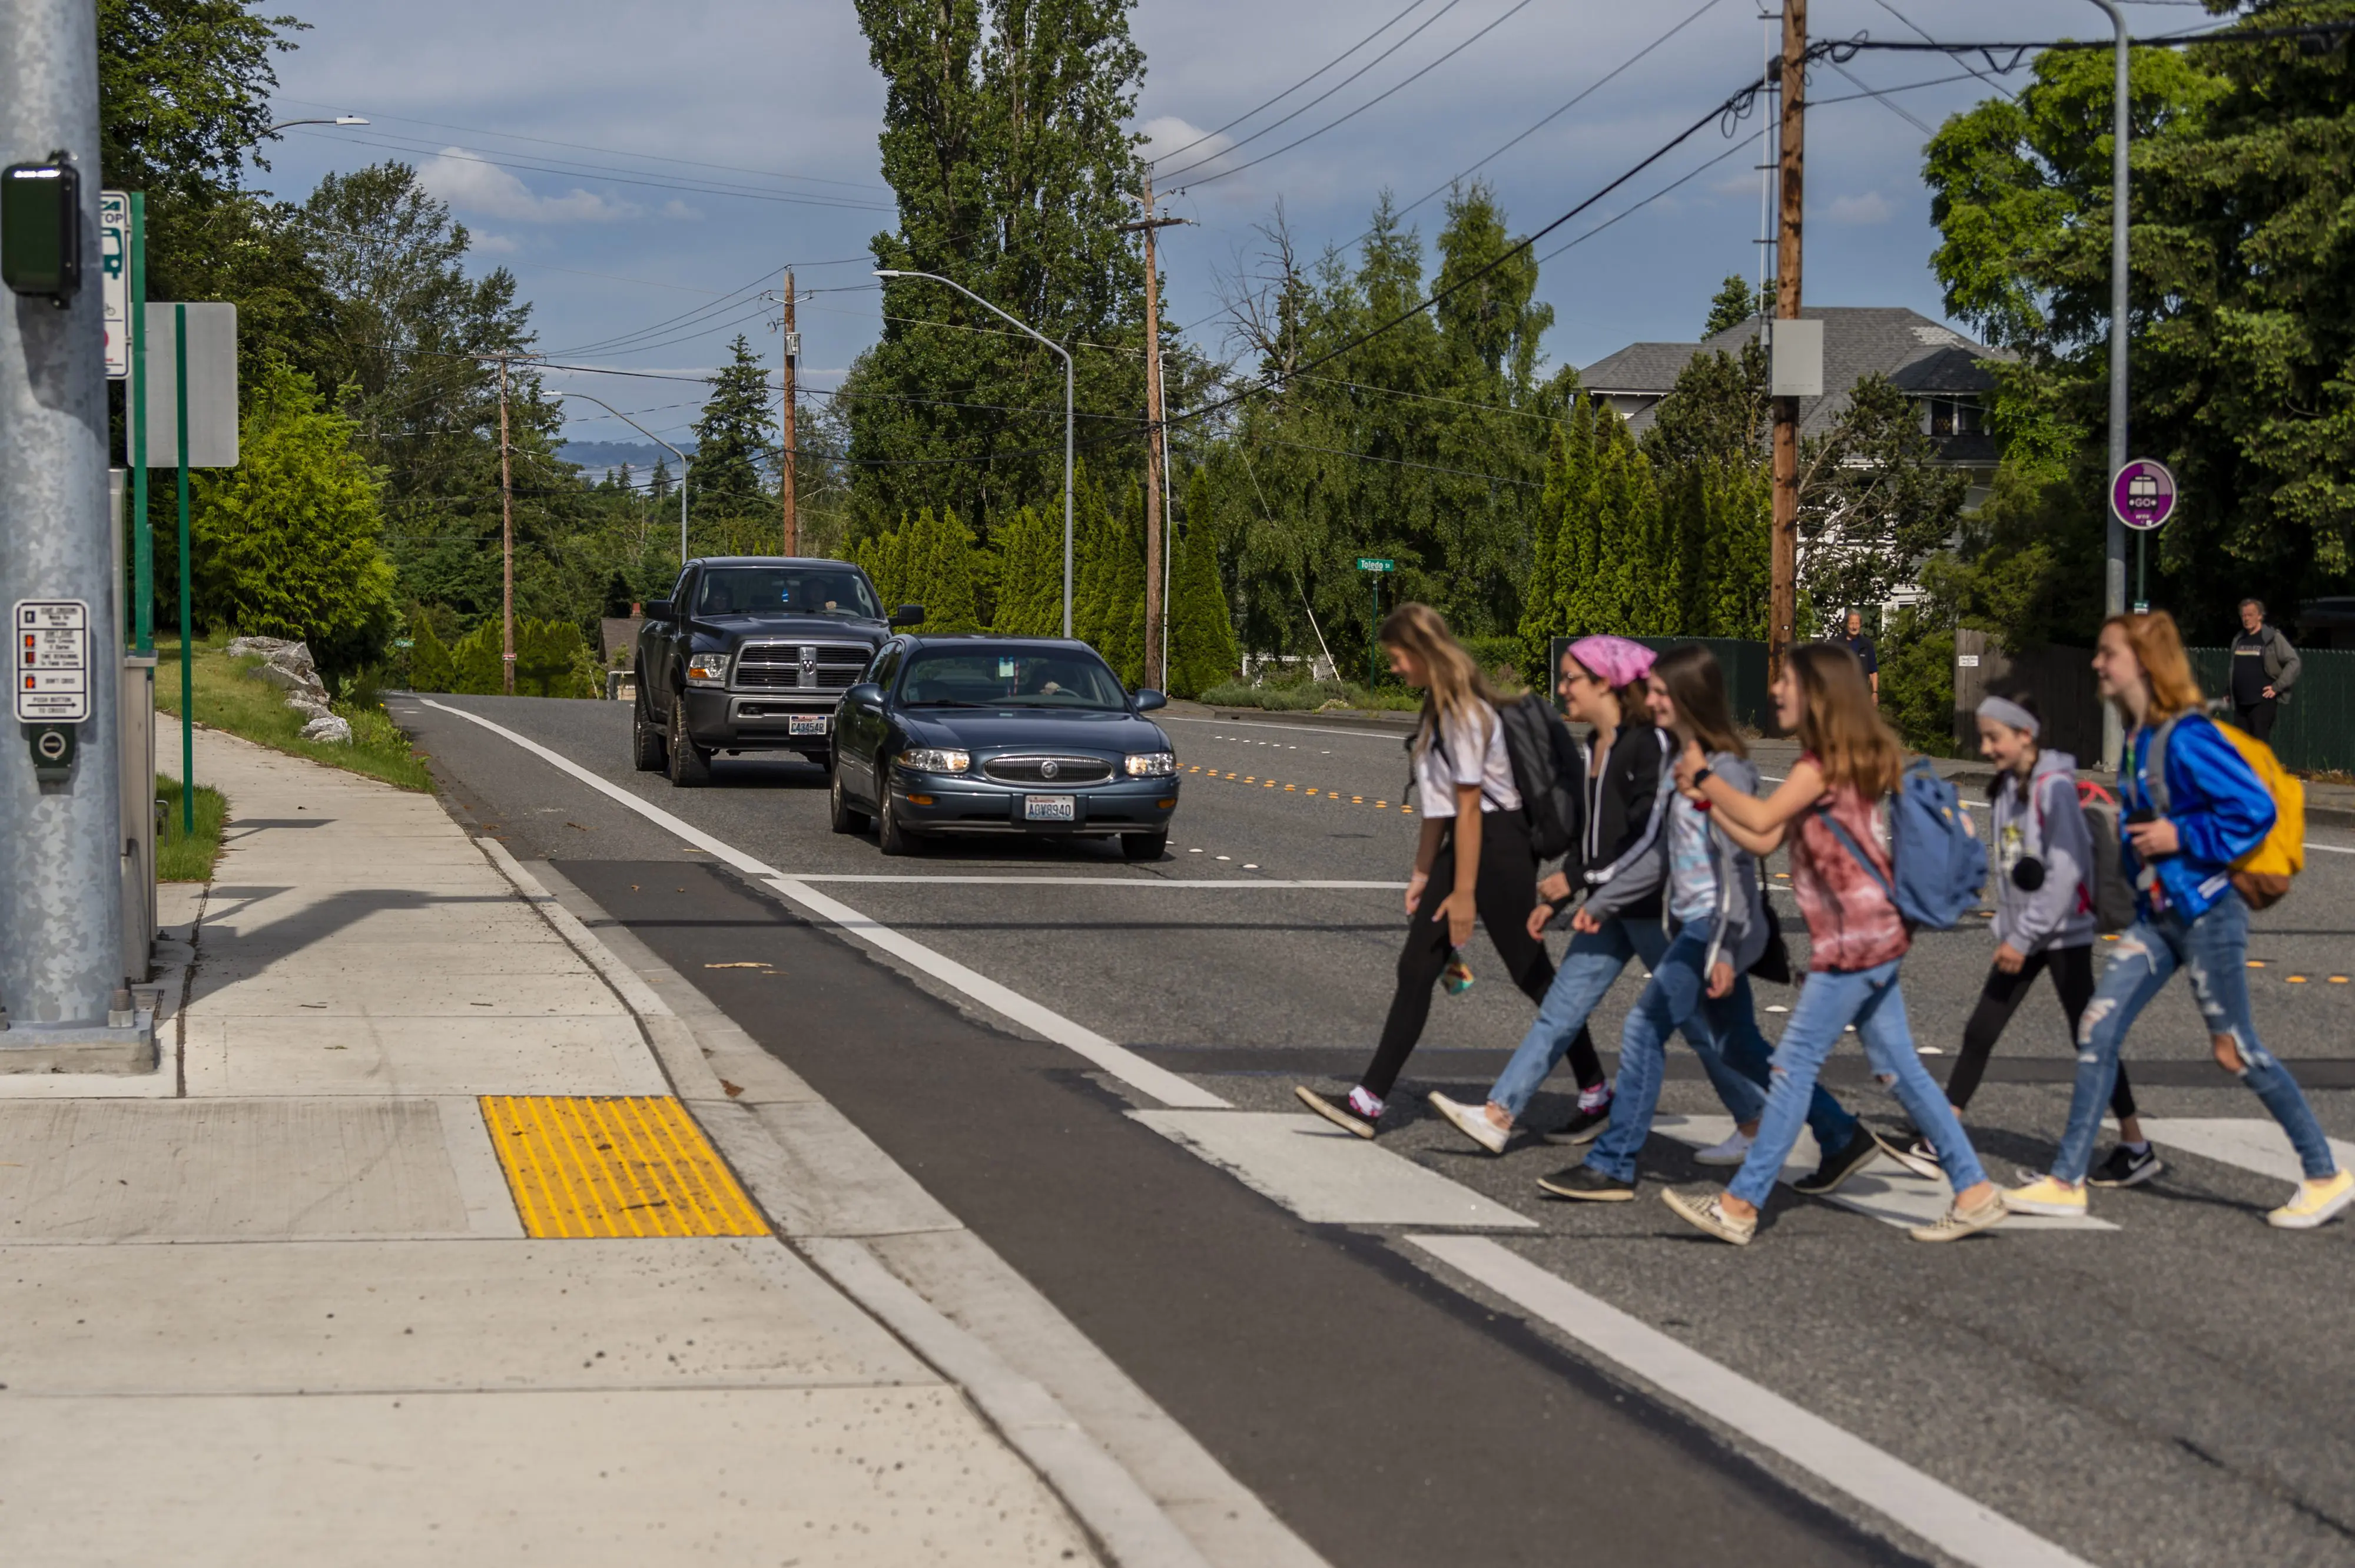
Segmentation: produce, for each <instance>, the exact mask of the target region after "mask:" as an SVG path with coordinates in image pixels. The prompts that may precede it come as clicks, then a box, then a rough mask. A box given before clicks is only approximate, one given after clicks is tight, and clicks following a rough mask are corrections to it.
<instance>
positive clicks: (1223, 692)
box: [1199, 680, 1423, 713]
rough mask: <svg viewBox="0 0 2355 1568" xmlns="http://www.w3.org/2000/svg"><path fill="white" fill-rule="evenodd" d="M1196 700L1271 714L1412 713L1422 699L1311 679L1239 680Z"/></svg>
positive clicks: (1406, 693) (1351, 683)
mask: <svg viewBox="0 0 2355 1568" xmlns="http://www.w3.org/2000/svg"><path fill="white" fill-rule="evenodd" d="M1199 700H1201V701H1203V702H1206V703H1209V704H1210V705H1211V706H1213V707H1216V708H1259V709H1266V710H1267V711H1269V712H1271V713H1315V712H1323V711H1327V710H1335V711H1337V710H1345V709H1356V710H1359V711H1371V712H1390V713H1412V712H1414V711H1415V710H1416V709H1420V708H1421V707H1422V706H1423V699H1422V698H1421V697H1420V696H1418V695H1416V694H1415V693H1413V692H1409V691H1396V690H1391V691H1369V690H1368V689H1366V688H1364V687H1362V686H1360V685H1359V684H1358V683H1357V682H1356V681H1354V680H1311V681H1302V682H1300V683H1298V684H1296V685H1292V686H1276V685H1266V686H1252V685H1248V684H1246V683H1245V682H1242V681H1240V680H1231V681H1228V682H1227V683H1226V684H1225V685H1223V686H1214V687H1212V688H1210V689H1209V690H1208V691H1205V692H1204V693H1202V695H1201V698H1200V699H1199Z"/></svg>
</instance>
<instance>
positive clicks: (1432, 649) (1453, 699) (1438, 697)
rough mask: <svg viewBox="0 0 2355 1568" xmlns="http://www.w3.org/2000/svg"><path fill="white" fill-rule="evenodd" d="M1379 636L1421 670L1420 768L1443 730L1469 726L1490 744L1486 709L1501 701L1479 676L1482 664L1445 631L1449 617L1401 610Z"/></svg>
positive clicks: (1428, 610)
mask: <svg viewBox="0 0 2355 1568" xmlns="http://www.w3.org/2000/svg"><path fill="white" fill-rule="evenodd" d="M1377 635H1378V636H1379V637H1380V640H1381V642H1382V644H1383V645H1384V646H1386V647H1393V648H1401V649H1403V650H1404V651H1406V652H1407V653H1410V654H1412V655H1413V656H1414V660H1415V662H1416V663H1417V664H1419V665H1421V666H1422V667H1423V680H1424V682H1425V683H1426V684H1425V685H1424V687H1423V718H1422V720H1421V721H1420V722H1418V723H1417V724H1416V725H1415V731H1414V754H1415V760H1416V761H1418V762H1420V761H1421V760H1422V759H1423V752H1426V751H1428V750H1429V749H1430V747H1431V742H1432V740H1433V737H1434V736H1436V735H1437V734H1438V733H1439V729H1440V726H1442V725H1443V724H1454V725H1456V726H1458V727H1463V726H1467V725H1468V726H1469V727H1470V728H1471V729H1472V730H1473V731H1475V732H1476V734H1478V735H1479V737H1480V744H1481V747H1482V749H1483V750H1484V751H1485V750H1486V749H1487V744H1488V721H1487V720H1485V719H1484V718H1482V717H1481V714H1480V708H1481V706H1482V705H1483V704H1485V705H1486V706H1487V707H1488V708H1489V709H1491V710H1493V709H1495V708H1496V706H1497V702H1498V701H1499V700H1500V699H1499V698H1498V697H1497V690H1496V688H1494V687H1492V686H1490V685H1489V684H1488V679H1487V677H1486V676H1484V675H1482V674H1481V673H1480V661H1479V660H1477V659H1476V658H1474V657H1473V656H1472V655H1471V652H1470V651H1469V650H1468V649H1466V648H1465V645H1463V644H1462V643H1459V642H1457V641H1456V640H1455V633H1453V632H1451V631H1449V630H1448V629H1447V619H1446V617H1445V616H1444V615H1442V614H1440V613H1439V612H1438V611H1436V610H1434V609H1433V608H1432V607H1431V606H1430V605H1428V604H1416V603H1407V604H1401V605H1400V606H1399V607H1398V608H1397V609H1395V610H1393V611H1391V613H1389V614H1387V615H1385V616H1383V617H1382V625H1381V630H1380V633H1378V634H1377Z"/></svg>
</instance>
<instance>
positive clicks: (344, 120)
mask: <svg viewBox="0 0 2355 1568" xmlns="http://www.w3.org/2000/svg"><path fill="white" fill-rule="evenodd" d="M367 123H368V121H367V120H365V119H364V118H362V117H361V116H359V115H357V114H338V115H336V117H335V118H334V119H333V120H281V121H280V122H278V123H277V124H275V125H272V127H270V129H269V130H267V131H264V132H263V133H262V134H263V135H265V136H275V135H276V134H278V133H279V132H281V131H283V130H285V129H286V128H287V127H288V126H289V125H365V124H367Z"/></svg>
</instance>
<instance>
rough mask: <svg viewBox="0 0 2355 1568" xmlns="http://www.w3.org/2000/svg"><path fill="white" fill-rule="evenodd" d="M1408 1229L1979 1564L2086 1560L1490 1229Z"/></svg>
mask: <svg viewBox="0 0 2355 1568" xmlns="http://www.w3.org/2000/svg"><path fill="white" fill-rule="evenodd" d="M1407 1240H1408V1241H1409V1242H1411V1243H1413V1244H1414V1245H1415V1246H1417V1247H1420V1248H1422V1249H1423V1251H1424V1252H1426V1253H1430V1254H1431V1255H1432V1256H1433V1257H1435V1258H1437V1259H1439V1261H1440V1262H1442V1263H1444V1264H1447V1265H1448V1266H1449V1267H1451V1268H1453V1269H1455V1270H1457V1271H1459V1272H1461V1273H1463V1274H1465V1275H1469V1276H1470V1277H1471V1278H1473V1279H1475V1280H1477V1281H1478V1282H1479V1283H1480V1284H1482V1285H1487V1287H1488V1288H1489V1289H1491V1290H1493V1291H1495V1292H1497V1294H1498V1295H1499V1296H1504V1297H1506V1298H1507V1299H1508V1300H1509V1301H1511V1302H1513V1303H1514V1304H1515V1305H1517V1306H1518V1307H1521V1308H1523V1309H1524V1310H1526V1311H1527V1312H1529V1314H1530V1315H1531V1316H1533V1317H1537V1318H1539V1319H1540V1320H1541V1321H1543V1322H1546V1323H1549V1324H1551V1325H1552V1326H1553V1327H1554V1328H1559V1329H1560V1330H1561V1332H1563V1333H1565V1334H1567V1335H1569V1336H1570V1337H1571V1338H1572V1339H1575V1340H1577V1341H1578V1342H1579V1343H1580V1344H1582V1345H1584V1346H1585V1347H1586V1348H1587V1349H1590V1350H1593V1351H1594V1352H1595V1353H1596V1354H1598V1355H1600V1356H1603V1357H1604V1358H1606V1359H1608V1360H1612V1361H1614V1362H1616V1363H1617V1364H1618V1365H1620V1366H1622V1367H1624V1368H1625V1369H1626V1370H1627V1371H1630V1372H1632V1373H1634V1374H1635V1375H1636V1377H1638V1378H1641V1379H1642V1380H1643V1381H1646V1382H1647V1383H1649V1384H1651V1385H1652V1386H1653V1387H1655V1388H1657V1389H1658V1390H1659V1391H1660V1392H1663V1393H1666V1394H1668V1396H1669V1397H1671V1398H1673V1399H1677V1400H1679V1401H1681V1402H1683V1403H1686V1404H1688V1405H1690V1406H1691V1407H1692V1408H1694V1409H1695V1410H1698V1411H1700V1413H1702V1414H1704V1415H1706V1416H1708V1417H1709V1418H1710V1419H1711V1420H1712V1421H1716V1422H1718V1423H1720V1424H1723V1425H1725V1426H1728V1427H1731V1428H1732V1429H1733V1430H1734V1431H1735V1432H1738V1433H1740V1434H1741V1435H1742V1436H1744V1437H1746V1438H1748V1439H1749V1440H1750V1441H1752V1442H1753V1443H1756V1444H1758V1445H1761V1446H1763V1447H1765V1448H1768V1449H1771V1450H1773V1451H1774V1453H1776V1454H1778V1455H1780V1456H1783V1457H1784V1458H1785V1459H1786V1460H1788V1461H1790V1462H1791V1463H1792V1464H1795V1465H1796V1466H1798V1467H1800V1468H1801V1469H1803V1470H1806V1471H1807V1472H1808V1473H1809V1474H1811V1475H1813V1476H1815V1477H1818V1478H1819V1479H1821V1480H1823V1481H1825V1482H1827V1483H1828V1484H1829V1485H1831V1486H1834V1487H1837V1488H1839V1489H1840V1490H1841V1491H1843V1492H1846V1493H1847V1494H1848V1495H1849V1496H1850V1497H1852V1498H1854V1499H1856V1500H1857V1501H1859V1502H1860V1503H1862V1504H1864V1505H1865V1506H1866V1507H1867V1508H1870V1509H1873V1510H1875V1511H1876V1512H1878V1513H1881V1514H1883V1515H1886V1516H1887V1517H1888V1518H1889V1519H1890V1520H1892V1521H1894V1522H1895V1523H1896V1524H1898V1525H1899V1526H1901V1527H1902V1528H1903V1529H1905V1530H1907V1531H1912V1532H1913V1534H1914V1535H1917V1536H1919V1537H1921V1538H1922V1539H1923V1540H1924V1541H1928V1542H1930V1543H1931V1544H1932V1545H1934V1546H1935V1547H1937V1548H1938V1549H1939V1550H1941V1551H1943V1552H1946V1553H1948V1554H1949V1555H1951V1556H1953V1557H1955V1558H1956V1559H1957V1560H1959V1561H1961V1562H1964V1563H1973V1564H1976V1565H1978V1568H2090V1565H2089V1564H2087V1563H2085V1561H2084V1560H2083V1558H2080V1557H2077V1556H2074V1555H2073V1554H2072V1553H2070V1552H2066V1551H2064V1550H2062V1548H2061V1547H2059V1546H2056V1545H2054V1544H2053V1543H2052V1542H2051V1541H2047V1540H2045V1539H2044V1538H2043V1537H2042V1536H2041V1535H2037V1534H2035V1533H2033V1532H2031V1531H2028V1530H2025V1529H2023V1528H2021V1527H2020V1526H2019V1525H2017V1524H2015V1523H2013V1522H2012V1521H2011V1520H2009V1519H2006V1518H2005V1517H2004V1516H2003V1515H2001V1514H1999V1513H1998V1512H1996V1511H1995V1510H1994V1509H1991V1508H1988V1507H1987V1505H1986V1504H1984V1503H1981V1502H1978V1501H1977V1500H1976V1499H1972V1498H1969V1497H1966V1496H1965V1495H1964V1494H1963V1493H1961V1492H1958V1491H1956V1490H1955V1488H1952V1487H1949V1486H1947V1485H1946V1484H1945V1482H1943V1481H1940V1480H1937V1479H1935V1478H1934V1477H1931V1476H1928V1475H1925V1474H1923V1472H1922V1471H1920V1470H1917V1469H1915V1468H1914V1467H1913V1466H1911V1465H1908V1464H1906V1463H1905V1462H1904V1461H1903V1460H1902V1459H1900V1458H1898V1457H1896V1456H1894V1455H1891V1454H1889V1453H1887V1452H1885V1451H1883V1450H1882V1449H1880V1448H1877V1447H1875V1446H1873V1445H1871V1444H1870V1443H1868V1442H1866V1441H1865V1440H1864V1439H1863V1438H1861V1437H1859V1436H1857V1435H1855V1434H1853V1433H1850V1432H1846V1431H1843V1430H1841V1429H1840V1428H1839V1427H1837V1426H1835V1425H1833V1424H1831V1423H1830V1422H1828V1421H1826V1420H1825V1419H1824V1418H1823V1417H1821V1416H1819V1415H1817V1414H1816V1413H1813V1412H1812V1411H1809V1410H1806V1409H1805V1408H1803V1407H1801V1406H1799V1405H1797V1404H1795V1403H1792V1402H1791V1401H1789V1400H1787V1399H1785V1398H1784V1397H1783V1396H1782V1395H1781V1394H1778V1393H1775V1392H1773V1391H1771V1390H1769V1389H1765V1388H1762V1387H1760V1386H1759V1385H1758V1384H1756V1383H1754V1382H1752V1381H1750V1380H1749V1379H1748V1378H1745V1377H1743V1376H1742V1374H1741V1373H1739V1372H1736V1371H1733V1370H1732V1369H1731V1368H1729V1367H1725V1366H1721V1365H1720V1364H1719V1363H1717V1362H1715V1361H1712V1360H1710V1359H1709V1358H1708V1357H1707V1356H1704V1355H1702V1354H1701V1353H1700V1351H1699V1350H1696V1349H1693V1348H1692V1347H1691V1346H1689V1345H1687V1344H1686V1343H1684V1342H1683V1341H1682V1340H1680V1339H1675V1338H1672V1337H1671V1336H1669V1335H1667V1334H1664V1333H1662V1332H1660V1331H1659V1330H1658V1329H1657V1328H1653V1327H1651V1326H1650V1325H1649V1324H1647V1323H1645V1322H1643V1321H1642V1320H1641V1319H1639V1318H1636V1317H1631V1316H1629V1315H1628V1314H1627V1313H1625V1312H1622V1311H1620V1310H1619V1308H1617V1307H1613V1306H1612V1305H1611V1304H1610V1303H1608V1302H1606V1301H1603V1300H1601V1299H1599V1298H1597V1297H1595V1296H1590V1295H1588V1294H1587V1293H1586V1292H1585V1291H1582V1290H1581V1289H1579V1288H1578V1287H1577V1286H1576V1285H1572V1284H1571V1283H1570V1282H1569V1281H1568V1280H1565V1279H1561V1278H1560V1277H1559V1276H1557V1275H1551V1274H1549V1273H1547V1272H1546V1271H1545V1270H1544V1269H1542V1268H1540V1267H1539V1266H1538V1265H1537V1264H1533V1263H1531V1262H1529V1260H1528V1259H1527V1258H1524V1257H1522V1256H1521V1255H1520V1254H1519V1253H1515V1252H1513V1251H1511V1250H1509V1249H1508V1248H1507V1247H1505V1246H1502V1245H1500V1244H1499V1243H1497V1242H1494V1241H1491V1240H1490V1239H1488V1238H1487V1237H1486V1236H1423V1235H1417V1236H1409V1237H1408V1238H1407Z"/></svg>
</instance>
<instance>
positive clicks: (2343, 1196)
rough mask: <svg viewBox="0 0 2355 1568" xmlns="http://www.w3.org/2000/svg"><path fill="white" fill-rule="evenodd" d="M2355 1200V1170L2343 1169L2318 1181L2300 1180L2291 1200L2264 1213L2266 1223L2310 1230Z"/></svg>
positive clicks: (2276, 1227)
mask: <svg viewBox="0 0 2355 1568" xmlns="http://www.w3.org/2000/svg"><path fill="white" fill-rule="evenodd" d="M2350 1203H2355V1170H2341V1171H2339V1172H2338V1173H2337V1174H2335V1175H2331V1176H2326V1177H2324V1178H2323V1179H2321V1180H2319V1181H2301V1182H2299V1183H2298V1184H2297V1190H2296V1192H2294V1193H2292V1194H2290V1200H2289V1201H2288V1202H2286V1203H2285V1204H2283V1205H2282V1206H2281V1207H2280V1208H2278V1209H2276V1210H2275V1211H2273V1212H2272V1213H2270V1214H2268V1215H2266V1216H2265V1223H2266V1224H2268V1225H2271V1226H2274V1227H2275V1229H2277V1230H2283V1231H2311V1230H2313V1229H2314V1228H2315V1227H2316V1226H2317V1225H2319V1224H2321V1223H2323V1222H2324V1221H2327V1220H2328V1219H2329V1218H2330V1217H2331V1216H2332V1215H2334V1214H2336V1213H2338V1212H2339V1211H2340V1210H2341V1209H2344V1208H2346V1207H2347V1205H2348V1204H2350Z"/></svg>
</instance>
